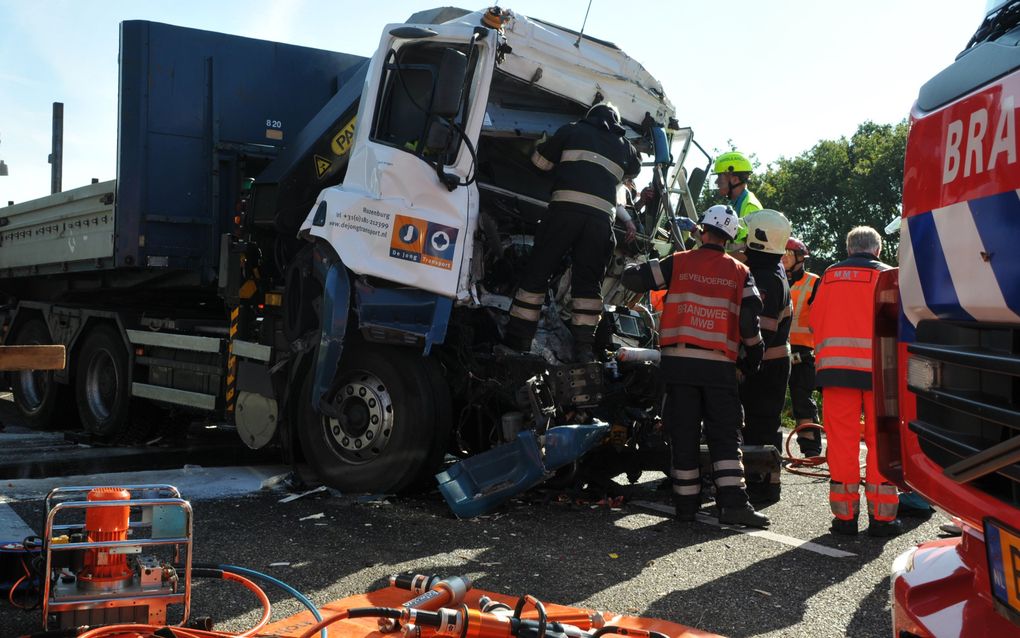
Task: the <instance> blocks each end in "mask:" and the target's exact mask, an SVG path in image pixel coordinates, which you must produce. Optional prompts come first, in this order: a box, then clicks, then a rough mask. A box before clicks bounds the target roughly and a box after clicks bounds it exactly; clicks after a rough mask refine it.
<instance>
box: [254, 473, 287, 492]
mask: <svg viewBox="0 0 1020 638" xmlns="http://www.w3.org/2000/svg"><path fill="white" fill-rule="evenodd" d="M287 476H288V474H277V475H276V476H270V477H269V478H267V479H266V480H264V481H262V484H261V485H259V489H260V490H271V489H273V488H274V487H276V486H277V485H280V484H282V483H283V482H284V481H285V480H287Z"/></svg>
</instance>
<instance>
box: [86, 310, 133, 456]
mask: <svg viewBox="0 0 1020 638" xmlns="http://www.w3.org/2000/svg"><path fill="white" fill-rule="evenodd" d="M74 398H75V403H77V405H78V416H79V417H80V418H81V424H82V427H83V428H84V429H85V431H86V432H88V433H89V434H91V435H92V436H94V437H95V438H96V439H98V440H100V441H104V442H109V441H113V440H116V439H118V438H120V436H121V435H122V434H123V433H124V432H125V431H126V430H127V428H128V424H129V421H128V416H129V411H130V397H129V394H128V353H127V348H125V347H124V342H123V340H122V339H121V338H120V334H119V333H118V332H117V330H116V329H115V328H113V327H111V326H109V325H100V326H96V327H95V328H93V329H91V330H89V332H88V333H86V334H85V339H84V343H82V346H81V349H80V350H79V351H78V362H77V365H76V367H75V381H74Z"/></svg>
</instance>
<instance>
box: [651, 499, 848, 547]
mask: <svg viewBox="0 0 1020 638" xmlns="http://www.w3.org/2000/svg"><path fill="white" fill-rule="evenodd" d="M631 505H636V506H638V507H643V508H645V509H650V510H655V511H656V512H662V513H663V514H669V515H671V516H672V515H673V514H674V513H675V510H674V509H673V507H672V506H671V505H665V504H663V503H653V502H651V501H631ZM697 520H698V522H699V523H706V524H708V525H715V526H716V527H722V528H725V529H731V530H733V531H735V532H740V533H741V534H747V535H748V536H757V537H759V538H765V539H768V540H770V541H774V542H776V543H782V544H783V545H789V546H790V547H799V548H800V549H806V550H807V551H809V552H815V553H816V554H823V555H825V556H832V557H833V558H849V557H850V556H856V555H857V554H854V553H852V552H845V551H843V550H841V549H835V548H833V547H826V546H825V545H819V544H818V543H813V542H811V541H804V540H801V539H799V538H794V537H792V536H786V535H785V534H777V533H775V532H769V531H766V530H761V529H749V528H746V527H736V526H732V525H724V524H722V523H720V522H719V519H718V518H716V517H714V516H709V515H708V514H705V513H703V512H698V516H697Z"/></svg>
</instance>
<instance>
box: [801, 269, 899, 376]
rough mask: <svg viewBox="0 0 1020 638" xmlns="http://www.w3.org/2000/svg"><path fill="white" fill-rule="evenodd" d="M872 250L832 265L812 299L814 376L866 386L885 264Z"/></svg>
mask: <svg viewBox="0 0 1020 638" xmlns="http://www.w3.org/2000/svg"><path fill="white" fill-rule="evenodd" d="M889 268H890V266H888V265H887V264H883V263H882V262H880V261H878V260H877V259H875V258H874V257H872V256H870V255H863V254H860V255H853V256H851V258H850V259H847V260H845V261H842V262H840V263H838V264H835V265H833V266H831V267H830V268H829V269H828V270H826V271H825V274H824V275H823V276H822V281H821V283H820V284H819V286H818V291H817V292H816V293H815V299H814V302H813V303H812V304H811V316H810V326H811V330H812V332H813V333H814V340H815V382H816V383H817V384H818V385H819V386H820V387H826V386H833V387H844V388H861V389H864V390H870V389H871V387H872V376H871V350H872V346H873V342H874V331H875V325H874V321H875V312H874V309H875V287H876V286H877V285H878V273H879V271H882V270H888V269H889Z"/></svg>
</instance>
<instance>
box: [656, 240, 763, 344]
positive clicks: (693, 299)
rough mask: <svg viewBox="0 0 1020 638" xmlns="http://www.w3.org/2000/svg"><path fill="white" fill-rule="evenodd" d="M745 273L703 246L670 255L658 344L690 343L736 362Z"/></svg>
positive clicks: (736, 263) (742, 267) (740, 266)
mask: <svg viewBox="0 0 1020 638" xmlns="http://www.w3.org/2000/svg"><path fill="white" fill-rule="evenodd" d="M750 272H751V271H750V270H749V269H748V268H747V266H745V265H744V264H742V263H740V262H739V261H737V260H736V259H733V258H732V257H730V256H729V255H726V254H725V253H723V252H721V251H716V250H707V249H704V248H702V249H699V250H692V251H690V252H685V253H676V254H674V255H673V266H672V276H671V278H670V282H669V292H668V293H667V294H666V303H665V306H664V308H663V311H662V318H661V319H660V328H659V336H660V343H661V345H663V346H671V345H676V344H685V345H693V346H697V347H699V348H704V349H706V350H711V351H714V352H718V353H721V354H722V355H724V357H725V359H727V360H729V361H736V360H737V349H738V346H739V344H740V302H741V299H742V297H743V295H744V284H745V283H746V282H747V278H748V277H749V276H750ZM751 290H752V291H753V290H754V288H751ZM751 294H754V293H751ZM722 358H723V357H720V359H722Z"/></svg>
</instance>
